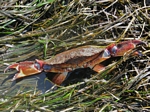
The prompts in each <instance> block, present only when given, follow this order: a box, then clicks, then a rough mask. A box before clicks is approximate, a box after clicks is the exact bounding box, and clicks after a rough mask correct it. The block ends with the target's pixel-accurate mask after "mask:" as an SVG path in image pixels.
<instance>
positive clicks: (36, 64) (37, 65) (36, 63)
mask: <svg viewBox="0 0 150 112" xmlns="http://www.w3.org/2000/svg"><path fill="white" fill-rule="evenodd" d="M34 67H35V68H36V69H38V70H40V69H41V67H40V64H39V63H38V62H35V64H34Z"/></svg>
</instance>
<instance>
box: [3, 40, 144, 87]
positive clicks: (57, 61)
mask: <svg viewBox="0 0 150 112" xmlns="http://www.w3.org/2000/svg"><path fill="white" fill-rule="evenodd" d="M141 44H145V43H144V42H142V41H140V40H129V41H123V42H120V43H118V44H111V45H109V46H107V47H106V48H105V49H102V48H100V47H99V46H92V45H87V46H81V47H78V48H73V49H70V50H67V51H64V52H62V53H59V54H57V55H56V56H54V57H52V58H50V59H48V60H45V61H42V60H38V59H36V60H35V61H24V62H19V63H15V64H12V65H10V66H8V67H7V68H6V69H5V70H4V72H6V71H7V70H8V69H10V68H14V69H16V70H17V71H18V73H16V74H15V75H14V77H13V79H12V80H16V79H19V78H21V77H26V76H30V75H34V74H37V73H41V72H43V71H44V72H53V73H57V74H56V75H55V76H54V77H53V79H52V82H53V83H55V84H57V85H60V84H62V82H63V81H64V80H65V79H66V76H67V74H68V72H70V71H73V70H75V69H77V68H87V67H89V68H91V69H92V70H94V71H96V72H101V71H103V70H104V69H105V66H103V65H101V62H103V61H105V60H107V59H109V58H111V57H118V56H123V55H124V54H125V53H126V52H128V51H130V50H133V49H134V48H135V47H136V46H137V45H141ZM134 54H139V52H138V51H135V52H134Z"/></svg>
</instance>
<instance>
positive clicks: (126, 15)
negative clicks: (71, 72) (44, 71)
mask: <svg viewBox="0 0 150 112" xmlns="http://www.w3.org/2000/svg"><path fill="white" fill-rule="evenodd" d="M0 3H1V7H0V9H1V11H0V20H1V23H0V35H1V37H0V47H1V48H0V53H1V54H0V72H1V74H0V81H1V82H2V80H3V79H5V77H6V76H7V75H9V74H11V73H12V71H10V72H7V73H5V74H4V73H3V70H4V69H5V67H7V65H8V64H12V63H15V62H19V61H24V60H34V59H35V58H38V59H48V58H50V57H51V56H54V55H55V54H57V53H59V52H62V51H64V50H67V49H70V48H73V47H77V46H81V45H88V44H92V45H99V46H101V47H105V46H107V45H108V44H111V43H113V42H119V41H122V40H129V39H140V40H142V41H145V42H146V43H148V46H149V41H150V40H149V29H150V26H149V10H150V7H149V6H148V4H147V2H146V0H144V1H141V2H138V3H134V2H132V1H130V0H128V1H122V0H116V1H112V0H96V1H95V0H93V1H90V0H89V1H88V0H85V1H84V0H83V1H81V0H66V1H65V0H59V1H57V0H52V1H50V0H45V1H43V0H33V1H30V0H25V1H19V0H16V1H12V2H9V1H1V2H0ZM137 49H139V50H140V51H142V52H143V55H141V56H134V57H133V56H131V55H130V54H127V55H125V56H123V57H122V58H121V59H120V60H119V61H115V62H113V64H112V66H109V67H108V68H107V70H106V71H104V72H103V73H100V74H93V76H92V77H91V78H90V79H86V80H85V81H83V82H77V83H75V84H72V85H69V86H66V87H58V89H57V90H55V91H50V92H47V93H45V94H40V93H39V92H38V91H37V90H36V89H34V90H33V89H28V90H27V91H23V90H24V88H23V87H22V88H21V89H20V90H18V91H17V92H15V94H13V95H7V94H5V93H9V91H12V89H10V88H9V86H8V85H9V84H10V83H11V82H9V81H8V82H6V84H4V85H3V86H1V87H0V93H1V95H0V97H1V98H0V111H17V110H18V111H19V110H21V111H36V110H39V111H48V112H49V111H106V112H107V111H115V110H117V111H142V110H143V111H148V110H149V109H150V106H149V105H150V103H149V100H150V84H149V83H150V77H149V74H150V72H149V71H150V62H149V58H150V51H149V47H138V48H137ZM26 86H31V85H30V84H26ZM7 91H8V92H7Z"/></svg>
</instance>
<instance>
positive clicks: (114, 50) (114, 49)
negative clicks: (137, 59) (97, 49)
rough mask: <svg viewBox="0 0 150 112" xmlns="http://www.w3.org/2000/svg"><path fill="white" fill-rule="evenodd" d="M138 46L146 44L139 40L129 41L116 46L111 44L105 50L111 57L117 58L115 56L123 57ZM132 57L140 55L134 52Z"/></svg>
mask: <svg viewBox="0 0 150 112" xmlns="http://www.w3.org/2000/svg"><path fill="white" fill-rule="evenodd" d="M138 45H146V43H145V42H142V41H140V40H129V41H124V42H121V43H118V44H111V45H109V46H108V47H107V48H106V50H108V51H109V53H110V55H111V56H113V57H117V56H123V55H124V54H125V53H126V52H128V51H130V50H133V49H134V48H136V46H138ZM134 55H141V53H140V52H138V51H135V52H134Z"/></svg>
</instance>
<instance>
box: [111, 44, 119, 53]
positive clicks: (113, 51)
mask: <svg viewBox="0 0 150 112" xmlns="http://www.w3.org/2000/svg"><path fill="white" fill-rule="evenodd" d="M117 49H118V48H117V46H114V47H113V48H112V49H111V52H112V54H116V52H117Z"/></svg>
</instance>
